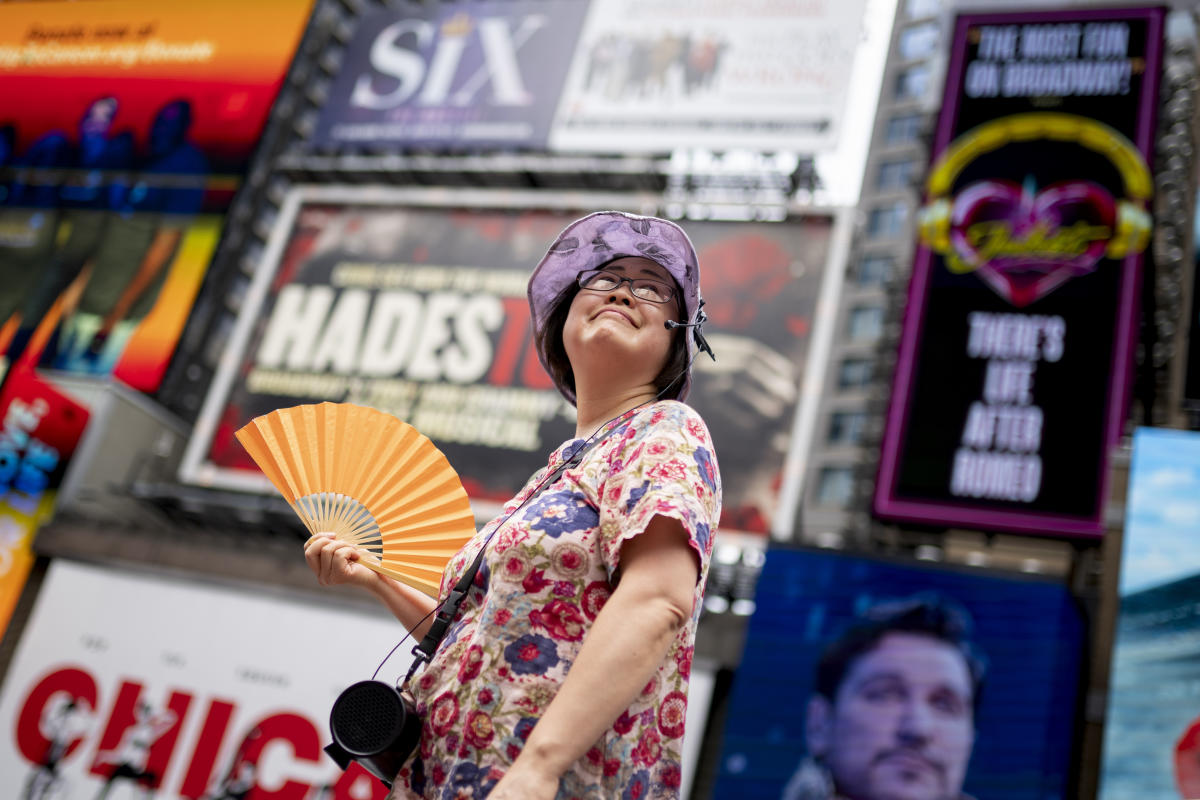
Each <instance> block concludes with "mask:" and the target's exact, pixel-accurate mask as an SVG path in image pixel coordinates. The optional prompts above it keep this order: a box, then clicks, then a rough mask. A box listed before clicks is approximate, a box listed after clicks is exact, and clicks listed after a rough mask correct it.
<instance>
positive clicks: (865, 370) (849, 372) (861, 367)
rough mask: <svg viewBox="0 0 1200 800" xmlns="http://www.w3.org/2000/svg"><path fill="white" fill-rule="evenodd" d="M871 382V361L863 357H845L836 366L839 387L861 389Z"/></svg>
mask: <svg viewBox="0 0 1200 800" xmlns="http://www.w3.org/2000/svg"><path fill="white" fill-rule="evenodd" d="M870 382H871V362H870V361H868V360H867V359H865V358H847V359H846V360H845V361H843V362H842V364H841V366H840V367H839V368H838V388H839V389H861V388H862V387H864V386H866V385H867V384H868V383H870Z"/></svg>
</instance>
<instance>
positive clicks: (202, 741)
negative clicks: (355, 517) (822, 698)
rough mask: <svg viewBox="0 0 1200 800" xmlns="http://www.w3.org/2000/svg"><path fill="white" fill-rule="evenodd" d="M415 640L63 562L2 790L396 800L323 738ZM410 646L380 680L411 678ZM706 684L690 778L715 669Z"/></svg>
mask: <svg viewBox="0 0 1200 800" xmlns="http://www.w3.org/2000/svg"><path fill="white" fill-rule="evenodd" d="M297 557H299V555H298V556H297ZM314 585H315V580H314ZM403 635H404V629H403V627H401V626H400V624H399V623H398V622H396V621H395V620H394V619H392V618H391V617H389V616H386V615H375V614H371V613H367V612H361V611H360V612H354V611H350V610H348V609H341V608H337V607H334V606H331V605H329V604H324V603H320V602H317V601H313V602H306V601H301V600H290V601H289V600H287V599H283V598H280V597H271V596H265V595H262V594H258V593H250V592H247V591H244V590H238V589H233V588H227V587H218V586H213V585H206V584H200V583H193V582H188V581H181V580H178V579H177V578H167V577H162V576H150V575H143V574H135V573H131V572H122V571H118V570H111V569H102V568H98V567H93V566H85V565H81V564H76V563H73V562H64V561H55V562H53V563H52V564H51V565H50V569H49V571H48V573H47V575H46V579H45V581H44V582H43V584H42V587H41V591H40V593H39V596H38V600H37V603H36V605H35V607H34V610H33V613H32V616H31V617H30V619H29V622H28V624H27V626H26V629H25V633H24V635H23V636H22V638H21V641H20V644H19V645H18V647H17V650H16V653H15V655H14V658H13V661H12V663H11V665H10V667H9V669H8V673H7V676H6V678H5V681H4V685H3V687H2V688H0V796H3V797H5V798H14V800H51V798H92V797H111V798H112V800H117V798H131V797H150V796H153V797H156V798H161V800H234V798H250V799H251V800H253V799H254V798H269V797H273V798H297V799H298V800H318V799H319V800H383V798H384V797H385V796H386V794H387V792H386V790H385V789H384V787H383V784H381V783H380V782H379V781H377V780H375V779H374V778H373V777H371V776H369V775H368V774H366V773H365V772H363V771H362V770H361V769H360V768H359V767H358V766H357V765H352V766H351V768H350V769H349V770H347V771H346V772H345V773H342V772H341V771H340V770H339V769H338V768H337V766H336V764H335V763H334V762H333V760H332V759H330V758H329V757H328V756H327V755H326V754H325V753H324V752H322V748H323V747H324V746H325V745H326V744H328V743H329V722H328V721H329V711H330V708H331V707H332V706H333V702H334V700H335V699H336V698H337V696H338V695H339V694H340V693H341V692H342V690H344V689H345V688H346V687H348V686H349V685H350V684H352V683H355V682H357V681H360V680H367V679H369V678H371V677H372V675H373V674H374V673H376V671H377V668H379V667H380V664H381V662H383V661H384V658H385V656H387V655H388V652H389V650H390V649H391V648H392V646H393V645H394V644H396V642H397V641H399V640H400V638H401V637H402V636H403ZM410 649H411V648H410V647H408V646H404V647H400V648H398V649H397V650H396V652H395V654H394V655H392V656H391V657H390V658H389V659H388V660H387V661H386V662H385V663H383V665H382V668H381V669H378V675H377V679H378V680H381V681H385V682H389V683H392V682H395V681H397V680H399V679H401V678H403V676H404V674H405V673H406V672H407V669H408V665H409V664H410V663H411V660H412V656H411V654H410V653H409V650H410ZM692 681H693V683H692V693H691V697H690V699H691V701H692V702H689V704H688V716H687V734H686V736H685V739H684V752H685V755H684V781H685V783H684V786H685V787H686V786H687V785H688V781H690V779H691V775H692V772H693V771H694V769H695V763H696V758H697V756H698V749H699V744H700V740H701V738H702V734H703V732H704V722H705V718H704V714H703V712H704V711H706V710H707V708H708V702H709V698H710V696H711V693H712V687H713V682H714V673H713V671H712V670H711V669H709V668H706V667H704V666H703V665H699V664H697V665H696V669H695V671H694V672H693V675H692ZM693 706H694V707H695V708H693Z"/></svg>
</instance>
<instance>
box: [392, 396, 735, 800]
mask: <svg viewBox="0 0 1200 800" xmlns="http://www.w3.org/2000/svg"><path fill="white" fill-rule="evenodd" d="M601 437H602V438H601ZM597 438H598V439H599V442H598V444H596V445H595V446H594V447H592V448H591V449H590V450H589V451H588V452H587V454H586V455H585V456H584V458H583V460H582V462H581V463H580V464H579V465H578V466H575V467H572V468H569V469H567V470H566V471H565V472H563V473H562V474H561V475H560V477H559V478H558V479H556V480H555V481H554V482H553V483H552V484H551V485H549V486H547V487H546V488H545V489H544V490H543V491H541V492H540V493H538V494H537V495H536V497H532V499H529V498H530V496H531V495H532V494H533V493H534V491H535V490H536V488H537V486H538V484H539V482H540V481H541V480H542V479H543V478H544V477H545V476H547V475H549V474H550V473H551V472H553V471H554V469H555V468H556V467H557V466H559V465H560V464H561V463H562V462H563V461H564V460H569V459H570V457H571V456H572V455H573V454H574V453H575V451H576V450H577V449H578V448H580V447H581V446H582V445H583V444H584V440H582V439H572V440H569V441H567V442H565V443H564V444H563V445H561V446H560V447H558V448H557V449H556V450H555V451H554V452H553V453H551V454H550V459H549V462H548V463H547V465H546V467H545V468H544V469H542V470H539V471H538V472H537V473H536V474H535V475H534V476H533V477H532V478H530V480H529V482H528V483H527V484H526V485H525V487H524V488H523V489H522V490H521V491H520V492H519V493H518V494H517V496H516V497H514V498H513V499H512V500H510V501H509V502H508V504H507V505H506V506H505V508H504V511H503V512H502V513H501V514H500V516H498V517H497V518H496V519H495V520H493V521H492V522H490V523H489V524H487V525H486V526H484V527H483V529H482V530H480V531H479V533H478V534H477V535H476V536H475V538H474V539H472V540H471V541H470V542H468V543H467V545H466V546H465V547H464V548H463V549H462V550H461V551H459V553H458V554H457V555H456V556H455V557H454V558H453V559H451V561H450V563H449V564H448V565H447V567H446V571H445V574H444V575H443V576H442V596H443V597H445V595H446V592H447V591H448V590H449V588H450V587H452V586H453V585H454V583H455V582H456V581H457V580H458V579H459V577H460V576H461V575H462V573H463V572H464V571H465V570H466V569H467V568H468V567H469V566H470V564H471V563H472V561H474V559H475V556H476V555H477V554H478V552H479V548H480V547H484V546H486V548H487V551H486V555H485V557H484V562H483V564H482V565H481V566H480V569H479V572H478V573H477V574H476V576H475V583H474V586H473V588H472V591H471V592H469V593H468V595H467V597H466V598H465V599H464V600H463V603H462V606H461V607H460V609H459V613H458V615H457V616H456V617H455V620H454V622H453V623H452V624H451V626H450V628H449V629H448V630H447V632H446V636H445V638H444V639H443V640H442V644H441V646H440V647H439V648H438V651H437V653H436V654H435V655H434V658H433V660H432V661H431V662H430V663H429V664H428V665H427V666H426V667H425V669H424V671H423V672H420V673H418V675H417V677H416V678H415V679H414V680H413V681H412V682H410V684H409V688H410V689H411V691H412V693H413V696H414V698H415V700H416V704H417V711H418V713H419V714H420V716H421V719H422V720H423V729H422V733H421V743H420V745H419V747H418V749H417V752H416V753H414V756H413V758H412V759H410V760H409V761H408V762H407V763H406V764H405V765H404V767H403V768H402V769H401V770H400V772H399V774H398V775H397V776H396V780H395V782H394V785H393V789H392V794H391V795H390V797H391V798H439V800H442V799H445V800H448V799H449V798H454V799H455V800H457V798H464V797H477V798H478V797H484V796H486V795H487V793H488V792H490V791H491V789H492V787H493V786H495V784H496V782H497V781H499V779H500V778H501V777H503V775H504V773H505V771H506V770H507V769H508V767H509V766H510V765H511V764H512V762H513V761H514V760H515V759H516V757H517V756H518V755H519V754H520V752H521V748H522V747H523V746H524V743H525V740H526V739H527V738H528V736H529V733H530V731H531V730H532V729H533V726H534V725H535V724H536V723H537V721H538V719H539V718H540V717H541V715H542V714H543V713H544V712H545V710H546V707H547V706H548V705H549V704H550V701H551V700H553V699H554V696H555V694H556V693H557V691H558V687H559V686H560V685H561V684H562V682H563V679H564V678H565V676H566V674H567V670H568V669H570V667H571V663H572V662H573V661H574V659H575V657H576V655H577V654H578V652H579V649H580V647H581V646H582V643H583V639H584V637H585V636H586V635H587V632H588V630H589V628H590V626H591V622H592V620H594V619H595V618H596V614H597V613H598V612H599V611H600V609H601V608H602V607H603V606H604V603H605V601H606V600H607V599H608V597H609V596H610V595H611V594H612V591H613V587H614V585H615V583H614V582H615V576H616V571H617V567H618V564H619V562H620V556H621V545H622V544H623V543H624V542H625V541H626V540H628V539H631V538H632V537H634V536H637V535H638V534H640V533H642V532H643V531H644V530H645V529H646V526H647V525H648V524H649V522H650V520H651V519H652V518H653V517H654V516H655V515H658V514H661V515H663V516H666V517H671V518H673V519H677V520H679V522H680V523H682V525H683V528H684V530H685V531H686V532H687V535H688V537H689V540H690V543H691V545H692V547H694V548H695V549H696V552H697V553H698V554H699V556H700V565H701V566H700V579H699V580H698V581H697V583H696V588H695V591H694V595H693V609H692V616H691V619H690V620H689V621H688V623H687V624H686V625H685V626H684V627H683V628H682V629H681V630H680V631H679V633H678V635H677V636H676V637H675V640H674V641H673V642H672V644H671V647H670V650H669V651H668V653H667V656H666V658H665V659H664V661H663V663H662V665H661V666H660V667H659V669H658V671H657V672H656V673H655V675H654V677H653V679H652V680H651V681H650V682H649V683H648V684H646V687H645V689H643V690H642V693H641V694H640V695H639V696H638V697H637V698H636V699H635V700H634V702H633V704H632V705H630V706H629V708H628V709H626V710H625V712H624V713H622V714H621V715H620V716H619V717H618V718H617V720H616V721H615V722H614V723H613V725H612V727H611V728H609V730H608V731H607V732H606V733H605V734H604V736H603V737H602V738H601V739H600V740H599V741H597V742H596V744H595V746H594V747H592V748H591V749H589V750H588V751H587V753H586V755H585V756H584V757H583V758H581V759H579V760H578V761H577V762H575V764H574V765H573V766H572V767H571V768H570V769H569V770H567V772H566V773H564V774H563V776H562V780H561V781H560V783H559V792H558V798H559V799H560V800H569V799H570V798H580V799H581V800H582V799H583V798H621V799H622V800H633V799H634V798H677V797H678V796H679V788H680V783H681V780H682V775H681V771H680V759H681V756H682V744H683V726H684V718H685V714H686V711H687V687H688V676H689V674H690V671H691V665H692V652H693V645H694V642H695V637H696V623H697V621H698V620H699V618H700V609H701V601H702V599H703V595H704V585H705V581H706V579H707V577H708V565H709V559H710V556H711V554H712V548H713V534H714V532H715V528H716V524H717V519H718V518H719V516H720V513H721V482H720V477H719V474H718V472H717V462H716V458H715V457H714V454H713V449H712V443H711V441H710V439H709V434H708V429H707V428H706V427H705V425H704V422H703V421H702V420H701V419H700V417H699V415H697V414H696V412H695V411H694V410H692V409H691V408H690V407H688V406H686V405H684V404H682V403H679V402H676V401H674V400H665V401H659V402H655V403H653V404H650V405H645V406H640V407H638V408H636V409H633V410H631V411H629V412H626V413H625V414H623V415H622V416H620V417H618V418H617V419H616V420H613V421H611V422H609V423H608V424H606V425H605V426H604V428H603V429H602V430H601V431H599V432H598V433H597ZM527 500H528V501H529V502H528V504H527V505H525V506H524V507H521V506H522V503H524V502H525V501H527ZM514 512H515V513H514ZM509 515H511V517H510V516H509ZM506 518H507V521H505V520H506ZM498 524H499V525H500V527H499V529H498V531H497V532H496V534H495V536H492V533H493V531H494V530H497V525H498ZM489 537H490V538H489Z"/></svg>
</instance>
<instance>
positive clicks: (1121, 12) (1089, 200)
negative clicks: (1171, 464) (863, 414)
mask: <svg viewBox="0 0 1200 800" xmlns="http://www.w3.org/2000/svg"><path fill="white" fill-rule="evenodd" d="M1162 25H1163V12H1162V10H1161V9H1157V8H1138V9H1103V10H1081V11H1063V12H1041V13H1034V12H1030V13H1021V14H979V15H966V16H961V17H959V18H958V21H957V24H956V27H955V31H954V43H953V51H952V54H951V60H950V68H949V71H948V73H947V82H946V91H945V98H944V102H943V105H942V112H941V115H940V117H939V120H938V129H937V135H936V139H935V142H934V147H933V154H932V164H931V166H930V171H929V177H928V180H927V182H926V192H925V200H924V206H923V208H922V209H921V211H920V216H919V223H920V242H919V244H918V247H917V251H916V256H915V259H914V264H913V276H912V282H911V284H910V287H909V300H908V306H907V310H906V318H905V322H904V331H903V334H902V336H901V342H900V352H899V361H898V364H897V370H896V377H895V383H894V387H893V392H892V405H891V408H890V410H889V414H888V420H887V430H886V433H885V436H884V442H883V452H882V457H881V459H880V471H879V480H878V484H877V487H876V497H875V511H876V513H877V514H878V515H879V516H881V517H885V518H891V519H899V520H906V521H911V522H918V523H921V524H927V525H929V524H932V525H946V526H963V527H972V528H983V529H997V530H1012V531H1018V532H1025V533H1034V534H1043V535H1072V536H1098V535H1100V534H1101V533H1102V532H1103V526H1102V521H1101V514H1102V510H1103V503H1104V497H1105V495H1106V490H1107V473H1108V451H1109V448H1110V447H1111V445H1112V444H1113V443H1114V442H1115V441H1116V440H1117V437H1118V436H1119V435H1120V432H1121V426H1122V423H1123V421H1124V419H1125V414H1126V410H1127V402H1128V388H1129V375H1130V368H1131V364H1132V353H1133V348H1134V345H1135V343H1136V323H1137V313H1138V300H1139V296H1140V290H1141V283H1142V261H1143V257H1144V252H1145V249H1146V247H1147V244H1148V243H1149V239H1150V234H1151V231H1152V220H1151V217H1150V211H1151V197H1152V194H1153V179H1152V176H1151V173H1150V169H1149V166H1148V164H1150V163H1152V150H1153V140H1154V127H1155V118H1156V113H1155V112H1156V107H1157V95H1158V78H1159V71H1160V65H1161V45H1162Z"/></svg>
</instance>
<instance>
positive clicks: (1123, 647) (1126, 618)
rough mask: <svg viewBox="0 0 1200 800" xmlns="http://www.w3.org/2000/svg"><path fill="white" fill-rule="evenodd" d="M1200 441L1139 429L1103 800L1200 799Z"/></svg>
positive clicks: (1127, 509)
mask: <svg viewBox="0 0 1200 800" xmlns="http://www.w3.org/2000/svg"><path fill="white" fill-rule="evenodd" d="M1197 523H1200V433H1195V432H1190V431H1174V430H1163V429H1154V428H1139V429H1138V430H1137V431H1136V432H1135V433H1134V437H1133V460H1132V462H1131V464H1130V471H1129V492H1128V494H1127V495H1126V506H1125V531H1124V539H1123V541H1122V545H1121V567H1120V579H1119V589H1118V591H1119V594H1120V610H1119V612H1118V615H1117V630H1116V641H1115V644H1114V647H1113V660H1112V675H1111V679H1110V681H1109V696H1108V718H1107V719H1106V720H1105V723H1104V752H1103V758H1102V760H1101V767H1100V792H1099V795H1098V796H1099V797H1100V798H1101V800H1118V798H1125V797H1139V798H1145V799H1146V800H1168V799H1169V800H1177V798H1181V797H1200V714H1197V708H1196V704H1195V702H1194V700H1193V698H1194V697H1195V695H1196V691H1197V688H1198V687H1200V646H1197V642H1200V607H1198V606H1197V605H1196V598H1197V596H1200V553H1198V552H1197V550H1196V542H1195V540H1196V525H1197Z"/></svg>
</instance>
